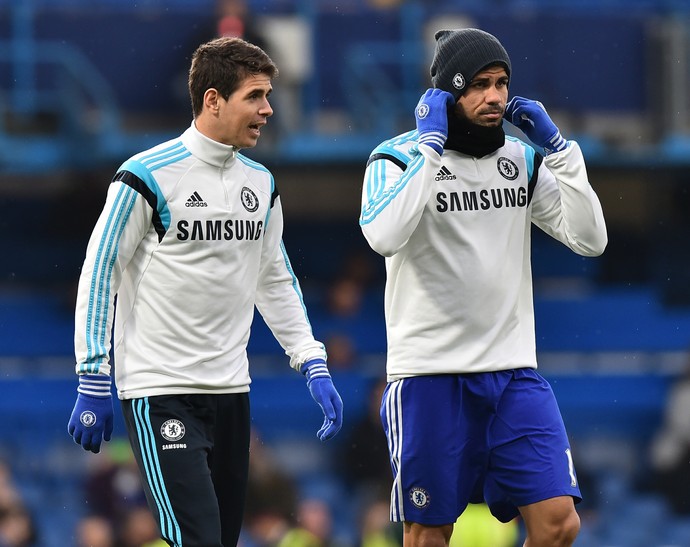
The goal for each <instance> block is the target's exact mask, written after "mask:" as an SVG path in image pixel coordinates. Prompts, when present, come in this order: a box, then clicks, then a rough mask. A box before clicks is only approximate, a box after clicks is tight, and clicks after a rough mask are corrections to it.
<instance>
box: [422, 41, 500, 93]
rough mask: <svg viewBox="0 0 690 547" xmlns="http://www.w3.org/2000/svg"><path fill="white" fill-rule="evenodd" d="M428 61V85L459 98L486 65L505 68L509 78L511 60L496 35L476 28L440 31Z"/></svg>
mask: <svg viewBox="0 0 690 547" xmlns="http://www.w3.org/2000/svg"><path fill="white" fill-rule="evenodd" d="M434 38H436V51H435V52H434V60H433V61H432V62H431V83H432V84H433V86H434V87H436V88H438V89H442V90H444V91H448V92H449V93H451V94H452V95H453V97H455V100H456V101H457V100H458V98H460V96H461V95H462V94H463V93H464V92H465V88H466V87H467V85H468V84H469V83H470V82H471V81H472V78H474V77H475V75H476V74H477V72H479V71H481V70H482V69H484V68H486V67H487V66H489V65H494V64H500V65H503V67H505V69H506V72H507V73H508V77H509V78H510V57H508V53H507V52H506V50H505V48H504V47H503V46H502V45H501V42H499V41H498V40H497V39H496V37H495V36H493V35H491V34H489V33H488V32H484V31H483V30H479V29H476V28H466V29H461V30H439V31H438V32H437V33H436V34H435V35H434Z"/></svg>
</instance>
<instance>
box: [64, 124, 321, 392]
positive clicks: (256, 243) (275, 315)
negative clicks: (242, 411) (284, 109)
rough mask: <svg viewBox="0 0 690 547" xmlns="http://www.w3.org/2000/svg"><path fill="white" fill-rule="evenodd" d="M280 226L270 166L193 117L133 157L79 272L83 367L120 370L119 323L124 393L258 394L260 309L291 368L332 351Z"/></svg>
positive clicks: (78, 343) (119, 379) (119, 378)
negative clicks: (315, 331)
mask: <svg viewBox="0 0 690 547" xmlns="http://www.w3.org/2000/svg"><path fill="white" fill-rule="evenodd" d="M282 231H283V214H282V210H281V205H280V197H279V196H278V191H277V190H276V188H275V183H274V180H273V176H272V175H271V173H270V172H269V171H268V170H267V169H266V168H265V167H263V166H262V165H260V164H258V163H256V162H254V161H251V160H249V159H248V158H246V157H244V156H242V155H241V154H238V153H237V152H236V151H235V149H234V148H233V147H231V146H226V145H223V144H221V143H218V142H215V141H213V140H211V139H209V138H207V137H205V136H204V135H202V134H201V133H199V131H197V129H196V128H195V126H194V124H193V123H192V126H191V127H190V128H189V129H187V131H185V132H184V133H183V134H182V135H181V136H180V137H179V138H177V139H174V140H171V141H169V142H166V143H163V144H161V145H159V146H156V147H154V148H152V149H151V150H148V151H146V152H142V153H140V154H137V155H135V156H133V157H132V158H131V159H129V160H127V161H126V162H125V163H124V164H123V165H122V166H121V167H120V169H119V171H118V173H117V174H116V176H115V178H114V180H113V183H112V184H111V185H110V188H109V191H108V196H107V200H106V203H105V207H104V209H103V212H102V213H101V215H100V218H99V220H98V222H97V223H96V226H95V228H94V231H93V233H92V235H91V238H90V240H89V244H88V248H87V251H86V259H85V261H84V265H83V268H82V273H81V277H80V279H79V292H78V296H77V305H76V318H75V319H76V326H75V353H76V359H77V366H76V370H77V373H78V374H85V373H89V374H95V373H101V374H110V371H111V366H110V363H109V351H110V346H111V336H110V335H111V327H112V324H113V318H114V320H115V330H114V342H113V345H114V354H115V367H114V368H115V380H116V385H117V388H118V395H119V397H120V398H121V399H130V398H134V397H144V396H152V395H165V394H176V393H209V392H212V393H234V392H245V391H248V390H249V384H250V382H251V380H250V376H249V367H248V360H247V353H246V346H247V342H248V340H249V333H250V326H251V323H252V319H253V317H254V306H255V305H256V307H257V308H258V310H259V311H260V313H261V315H262V316H263V318H264V319H265V321H266V323H267V325H268V326H269V327H270V329H271V330H272V332H273V334H274V335H275V337H276V339H277V340H278V342H279V343H280V344H281V345H282V347H283V348H284V349H285V352H286V353H287V355H288V356H289V357H290V365H291V366H292V367H293V368H295V369H297V370H299V368H300V366H301V365H302V364H303V363H304V362H306V361H308V360H310V359H313V358H316V357H321V358H325V357H326V353H325V349H324V346H323V344H321V343H320V342H317V341H316V340H314V337H313V335H312V330H311V326H310V324H309V321H308V318H307V314H306V309H305V307H304V302H303V299H302V294H301V291H300V287H299V283H298V281H297V279H296V277H295V275H294V273H293V271H292V267H291V266H290V262H289V260H288V256H287V254H286V252H285V248H284V246H283V243H282V240H281V238H282ZM116 294H117V313H114V311H115V310H114V305H113V301H114V297H115V295H116Z"/></svg>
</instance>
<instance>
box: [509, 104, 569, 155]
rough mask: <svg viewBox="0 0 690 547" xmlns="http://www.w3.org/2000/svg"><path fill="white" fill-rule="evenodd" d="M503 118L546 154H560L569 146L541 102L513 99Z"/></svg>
mask: <svg viewBox="0 0 690 547" xmlns="http://www.w3.org/2000/svg"><path fill="white" fill-rule="evenodd" d="M503 117H504V118H505V119H506V120H508V121H509V122H510V123H512V124H513V125H514V126H515V127H517V128H518V129H520V130H521V131H522V132H523V133H524V134H525V135H527V137H528V138H529V140H531V141H532V142H533V143H534V144H536V145H537V146H541V147H542V148H543V149H544V151H545V152H546V154H551V153H552V152H560V151H561V150H565V148H566V147H567V146H568V141H566V140H565V139H564V138H563V137H562V136H561V133H560V131H559V130H558V127H556V124H554V123H553V122H552V121H551V118H550V117H549V115H548V114H547V112H546V109H545V108H544V105H543V104H541V103H540V102H539V101H532V100H531V99H525V98H524V97H517V96H516V97H513V98H512V99H510V101H508V104H507V105H506V111H505V113H504V114H503Z"/></svg>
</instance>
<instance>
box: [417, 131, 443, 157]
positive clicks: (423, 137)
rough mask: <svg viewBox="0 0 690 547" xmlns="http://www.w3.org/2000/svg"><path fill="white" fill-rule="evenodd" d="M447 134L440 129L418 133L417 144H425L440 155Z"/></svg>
mask: <svg viewBox="0 0 690 547" xmlns="http://www.w3.org/2000/svg"><path fill="white" fill-rule="evenodd" d="M446 139H447V136H446V134H445V133H443V132H442V131H427V132H424V133H420V134H419V144H426V145H427V146H429V147H430V148H432V149H433V150H435V151H436V152H437V153H438V155H439V156H440V155H441V154H443V145H445V144H446Z"/></svg>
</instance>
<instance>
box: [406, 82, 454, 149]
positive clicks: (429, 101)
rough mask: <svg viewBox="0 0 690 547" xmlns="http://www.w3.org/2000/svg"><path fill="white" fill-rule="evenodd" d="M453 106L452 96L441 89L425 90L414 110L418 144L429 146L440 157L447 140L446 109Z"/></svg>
mask: <svg viewBox="0 0 690 547" xmlns="http://www.w3.org/2000/svg"><path fill="white" fill-rule="evenodd" d="M454 104H455V99H454V98H453V95H451V94H450V93H448V92H447V91H443V90H441V89H427V90H426V93H424V95H422V98H421V99H419V103H417V108H415V111H414V116H415V119H416V120H417V131H418V132H419V144H426V145H427V146H430V147H431V148H433V149H434V150H436V152H437V153H438V155H439V156H440V155H441V154H443V145H444V144H445V143H446V139H447V138H448V108H450V107H451V106H453V105H454Z"/></svg>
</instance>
